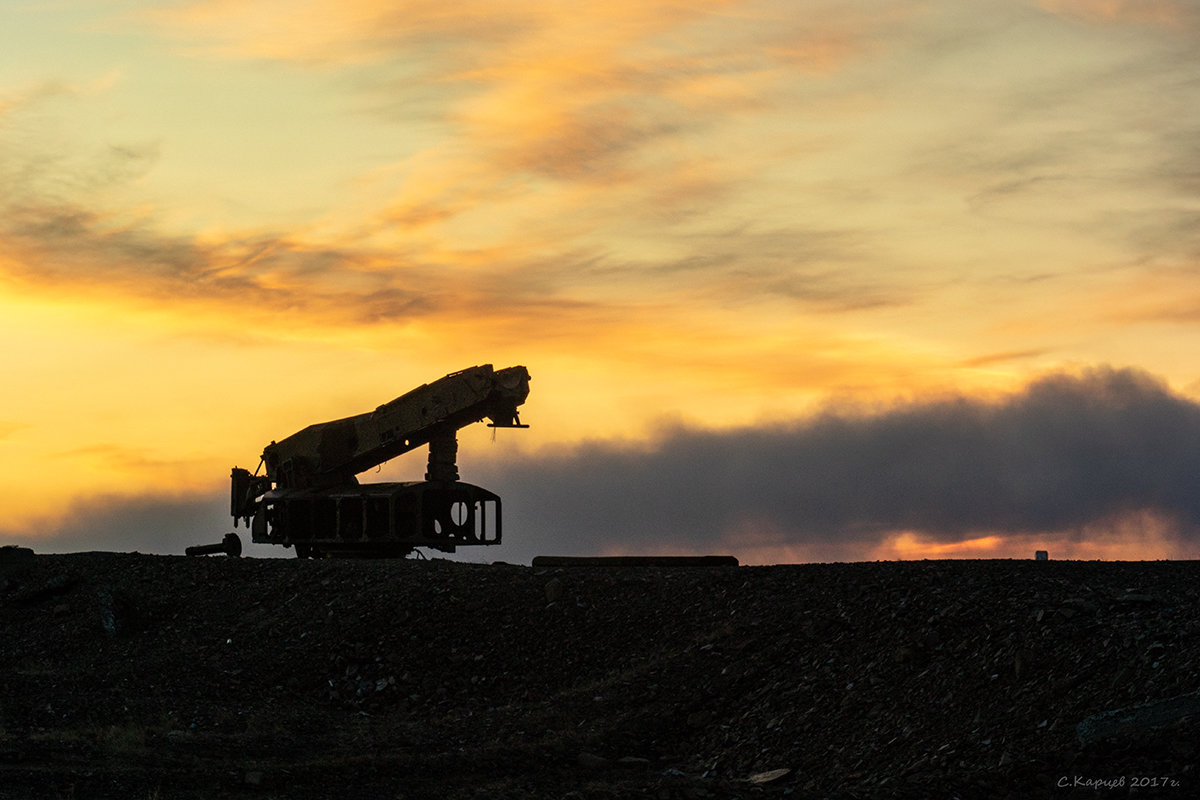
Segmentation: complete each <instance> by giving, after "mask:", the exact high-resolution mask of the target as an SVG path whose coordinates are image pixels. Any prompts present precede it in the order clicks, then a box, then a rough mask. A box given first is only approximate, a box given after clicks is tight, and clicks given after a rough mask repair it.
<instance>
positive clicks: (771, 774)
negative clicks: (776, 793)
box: [746, 767, 792, 786]
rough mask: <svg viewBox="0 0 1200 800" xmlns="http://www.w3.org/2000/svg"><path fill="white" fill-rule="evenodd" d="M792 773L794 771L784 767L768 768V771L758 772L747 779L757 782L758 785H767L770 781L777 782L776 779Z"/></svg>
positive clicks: (781, 778)
mask: <svg viewBox="0 0 1200 800" xmlns="http://www.w3.org/2000/svg"><path fill="white" fill-rule="evenodd" d="M791 774H792V771H791V770H790V769H787V768H786V767H784V768H780V769H771V770H767V771H766V772H756V773H754V774H753V775H751V776H750V777H749V778H747V779H746V780H747V781H749V782H750V783H753V784H755V785H756V786H766V785H767V784H768V783H775V782H776V781H780V780H783V779H784V778H786V777H787V776H788V775H791Z"/></svg>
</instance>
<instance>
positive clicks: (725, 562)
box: [533, 556, 738, 568]
mask: <svg viewBox="0 0 1200 800" xmlns="http://www.w3.org/2000/svg"><path fill="white" fill-rule="evenodd" d="M533 566H535V567H539V568H544V567H736V566H738V560H737V558H736V557H735V556H535V557H534V559H533Z"/></svg>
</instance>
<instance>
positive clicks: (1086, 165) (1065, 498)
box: [0, 0, 1200, 563]
mask: <svg viewBox="0 0 1200 800" xmlns="http://www.w3.org/2000/svg"><path fill="white" fill-rule="evenodd" d="M0 31H2V33H0V43H2V46H0V332H2V333H3V337H4V342H5V345H4V350H3V360H2V361H0V365H2V366H3V372H4V377H3V389H0V509H3V512H4V518H3V519H2V520H0V544H5V543H21V544H28V545H31V546H33V547H34V548H35V549H40V550H44V551H56V550H57V551H62V550H80V549H130V550H132V549H137V550H140V551H142V552H161V553H177V552H181V551H182V548H183V546H184V545H186V544H194V543H198V542H205V541H217V540H219V539H220V537H221V535H222V534H223V533H225V532H227V531H229V530H231V528H230V525H231V520H230V519H229V517H228V497H227V494H228V476H229V469H230V467H232V466H234V465H239V466H244V467H247V468H250V469H253V468H254V466H255V465H256V464H257V463H258V457H259V454H260V453H261V451H262V448H263V446H264V445H265V444H267V443H268V442H269V441H271V440H273V439H281V438H283V437H285V436H287V435H289V434H291V433H293V432H295V431H296V430H298V429H299V428H302V427H304V426H306V425H308V424H310V423H314V422H320V421H325V420H329V419H334V418H338V417H343V416H348V415H351V414H357V413H360V412H363V411H367V410H370V409H372V408H374V407H375V406H377V405H379V404H381V403H383V402H385V401H387V400H390V399H392V398H393V397H396V396H397V395H400V394H402V393H404V392H405V391H407V390H408V389H410V388H413V387H414V386H417V385H419V384H421V383H426V382H429V381H432V380H434V379H436V378H438V377H441V376H442V375H445V374H446V373H448V372H452V371H455V370H458V369H462V368H464V367H467V366H471V365H475V364H483V363H491V364H495V365H496V367H506V366H511V365H515V364H522V365H525V366H526V367H528V369H529V371H530V373H531V375H532V376H533V380H532V383H531V387H532V391H531V394H530V398H529V401H528V403H527V405H526V406H525V408H524V409H523V412H522V418H523V421H525V422H528V423H529V424H530V425H531V426H532V427H531V428H530V429H529V430H527V431H498V432H497V434H496V436H495V438H494V439H493V437H492V432H491V431H489V430H488V429H486V428H484V427H483V426H476V427H475V429H471V430H467V431H464V432H463V433H462V435H461V436H460V441H461V450H460V457H459V464H460V472H461V473H462V476H463V479H464V480H467V481H471V482H473V483H479V484H481V485H483V486H486V487H488V488H490V489H493V490H495V491H497V492H498V493H499V494H501V495H502V496H503V497H504V500H505V540H506V544H505V545H504V546H503V547H501V548H496V549H493V550H489V551H486V552H483V553H465V554H464V557H467V558H474V559H491V558H499V559H504V560H508V561H513V562H522V561H524V562H527V561H528V558H529V557H531V556H532V555H536V554H539V553H560V554H561V553H579V554H593V553H665V552H678V553H684V552H721V553H731V554H733V555H736V556H739V557H740V558H742V560H743V561H744V562H746V563H772V562H781V561H808V560H867V559H876V558H922V557H931V558H932V557H973V556H985V557H997V556H998V557H1022V558H1024V557H1031V556H1032V553H1033V551H1034V550H1035V549H1046V550H1049V551H1050V553H1051V557H1062V558H1197V557H1200V361H1198V360H1197V353H1200V2H1197V0H972V2H962V1H961V0H913V1H912V2H899V1H898V2H883V1H882V0H881V1H879V2H871V1H868V0H863V1H862V2H852V1H850V0H837V1H835V0H829V2H818V1H816V0H786V1H784V0H754V1H750V0H747V1H741V2H739V1H738V0H713V1H712V2H703V1H697V2H669V3H659V2H655V1H654V0H636V2H632V1H631V0H616V1H615V2H605V3H583V2H568V1H566V0H562V1H559V2H554V1H552V0H511V2H494V0H488V2H480V1H479V0H459V2H456V3H444V2H434V1H433V0H416V1H415V2H414V1H409V0H387V1H386V2H384V1H383V0H308V1H307V2H305V1H304V0H257V1H256V2H245V0H188V1H186V2H160V1H158V0H156V2H150V0H17V1H16V2H9V3H4V4H3V5H2V6H0ZM423 472H424V461H423V459H422V457H421V456H419V455H411V456H406V457H404V458H402V459H398V460H397V461H395V462H393V463H391V464H388V465H386V466H385V467H384V468H383V469H382V470H380V471H379V473H378V474H375V473H371V474H368V475H367V476H364V478H363V479H364V480H406V479H417V478H419V477H420V476H421V474H422V473H423ZM263 550H264V551H266V550H268V548H263ZM256 552H257V551H256ZM264 554H268V553H265V552H264ZM275 554H277V555H279V554H286V553H283V552H279V553H275Z"/></svg>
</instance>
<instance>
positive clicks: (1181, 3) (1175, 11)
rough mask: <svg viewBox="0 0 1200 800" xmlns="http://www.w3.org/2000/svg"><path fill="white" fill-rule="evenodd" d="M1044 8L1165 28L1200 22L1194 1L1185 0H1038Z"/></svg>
mask: <svg viewBox="0 0 1200 800" xmlns="http://www.w3.org/2000/svg"><path fill="white" fill-rule="evenodd" d="M1038 5H1039V6H1040V7H1042V8H1043V9H1045V10H1047V11H1049V12H1051V13H1053V14H1059V15H1061V16H1064V17H1067V18H1070V19H1077V20H1082V21H1085V22H1093V23H1131V22H1132V23H1139V24H1150V25H1160V26H1164V27H1168V28H1177V27H1183V26H1192V25H1195V24H1196V23H1197V22H1200V17H1198V16H1197V10H1196V7H1195V5H1194V4H1191V3H1188V2H1185V0H1038Z"/></svg>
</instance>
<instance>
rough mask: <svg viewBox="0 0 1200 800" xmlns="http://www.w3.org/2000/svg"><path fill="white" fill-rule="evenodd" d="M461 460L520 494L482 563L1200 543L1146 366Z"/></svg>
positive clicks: (75, 544)
mask: <svg viewBox="0 0 1200 800" xmlns="http://www.w3.org/2000/svg"><path fill="white" fill-rule="evenodd" d="M461 467H462V472H463V479H464V480H468V481H471V482H475V483H479V484H481V485H484V486H487V487H489V488H491V489H494V490H496V491H497V492H498V493H499V494H500V495H501V496H502V497H503V498H504V504H505V541H506V544H505V546H503V547H502V548H500V549H498V550H488V551H485V552H480V553H464V556H465V557H467V558H471V559H479V558H485V559H487V558H500V559H504V560H508V561H513V562H527V561H528V559H529V558H530V557H532V556H533V555H536V554H538V553H576V554H589V553H601V552H613V551H624V552H662V551H671V550H674V549H677V550H680V551H696V550H700V551H706V550H707V551H718V550H719V551H721V552H731V553H733V554H735V555H736V554H737V551H738V544H739V541H743V542H747V543H749V544H753V545H764V544H768V545H769V544H784V545H787V544H792V545H802V546H810V547H813V548H815V550H814V551H815V552H826V553H828V552H836V553H838V554H839V555H840V557H843V558H848V559H853V558H856V557H858V558H866V557H869V553H870V550H871V548H872V547H873V546H875V545H876V544H878V543H879V542H880V541H882V540H883V539H884V538H885V537H887V536H888V535H889V534H892V533H894V532H896V531H905V530H907V531H915V532H918V533H920V534H921V535H923V536H926V537H928V538H930V539H934V540H938V541H956V540H960V539H962V538H966V537H970V536H972V535H980V534H984V533H1001V534H1013V535H1027V534H1045V535H1049V536H1062V535H1072V532H1075V535H1080V532H1081V531H1083V530H1084V529H1085V528H1086V529H1088V530H1091V531H1093V532H1094V531H1095V530H1096V529H1097V527H1098V526H1099V527H1102V526H1103V525H1104V524H1106V522H1107V521H1114V520H1119V519H1121V518H1122V517H1125V516H1128V515H1130V514H1135V513H1140V512H1151V513H1153V514H1154V515H1155V517H1156V518H1159V519H1165V520H1169V521H1170V522H1171V523H1172V524H1171V530H1172V531H1173V534H1172V535H1175V536H1178V537H1180V541H1181V543H1188V542H1191V541H1194V540H1200V404H1197V403H1195V402H1193V401H1191V400H1188V399H1186V398H1183V397H1181V396H1179V395H1176V394H1173V393H1172V392H1171V391H1170V390H1169V389H1168V388H1167V387H1166V386H1165V385H1163V384H1162V383H1160V382H1159V381H1157V380H1155V379H1154V378H1153V377H1151V376H1149V375H1147V374H1145V373H1143V372H1139V371H1135V370H1114V369H1096V370H1092V371H1089V372H1087V373H1083V374H1080V375H1054V376H1050V377H1046V378H1043V379H1041V380H1038V381H1036V382H1035V383H1033V384H1031V385H1030V386H1028V387H1027V388H1026V389H1025V390H1024V391H1023V392H1021V393H1019V394H1016V395H1012V396H1010V397H1008V398H1006V399H1004V400H1002V401H998V402H994V403H986V402H982V401H978V400H967V399H952V400H940V401H937V402H930V403H923V404H913V405H909V406H904V407H900V408H893V409H891V410H888V411H885V412H881V413H877V414H871V415H843V414H838V413H837V412H829V413H826V414H824V415H821V416H818V417H816V418H813V419H810V420H806V421H803V422H798V423H795V424H792V425H789V426H783V427H769V426H763V427H750V428H742V429H734V430H722V431H704V430H691V429H685V428H680V429H674V430H671V431H668V432H666V433H664V434H663V435H662V436H661V437H660V438H659V439H658V440H657V441H655V442H654V443H652V444H649V445H641V446H632V445H628V444H616V443H611V442H597V443H591V444H585V445H581V446H578V447H575V448H572V449H570V450H564V451H562V452H557V453H556V452H541V453H537V454H531V455H528V456H524V457H521V458H518V459H515V460H509V461H505V462H503V463H501V462H500V461H499V460H488V459H486V458H485V459H484V460H482V461H480V460H479V459H478V458H474V459H464V463H463V464H462V465H461ZM225 503H226V500H225V497H224V496H223V495H222V496H221V497H219V498H216V497H214V498H200V499H191V500H187V501H171V500H154V501H147V500H142V501H133V502H108V503H95V504H92V505H91V506H85V507H79V508H77V509H76V510H75V511H74V513H72V514H71V515H70V516H68V518H66V519H65V520H63V521H62V522H61V523H59V524H58V525H57V526H56V530H55V531H54V537H53V538H52V539H51V540H49V541H44V542H43V548H42V549H45V550H64V549H125V550H132V549H137V550H141V551H143V552H175V553H178V552H181V551H182V549H183V547H184V546H185V545H186V544H192V543H196V542H199V541H216V540H217V539H218V538H219V536H220V534H221V533H222V532H224V531H226V530H228V529H229V528H228V524H229V523H228V519H227V518H226V517H225V516H224V515H225ZM748 531H750V532H754V533H747V532H748ZM739 536H743V537H744V536H752V537H755V538H754V540H753V541H752V542H751V541H750V540H747V539H741V540H739V538H738V537H739ZM3 538H4V539H6V540H15V539H16V538H17V537H16V535H15V534H9V535H7V536H4V537H3ZM822 548H824V549H822ZM279 554H280V555H285V554H286V553H285V552H284V551H279Z"/></svg>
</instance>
